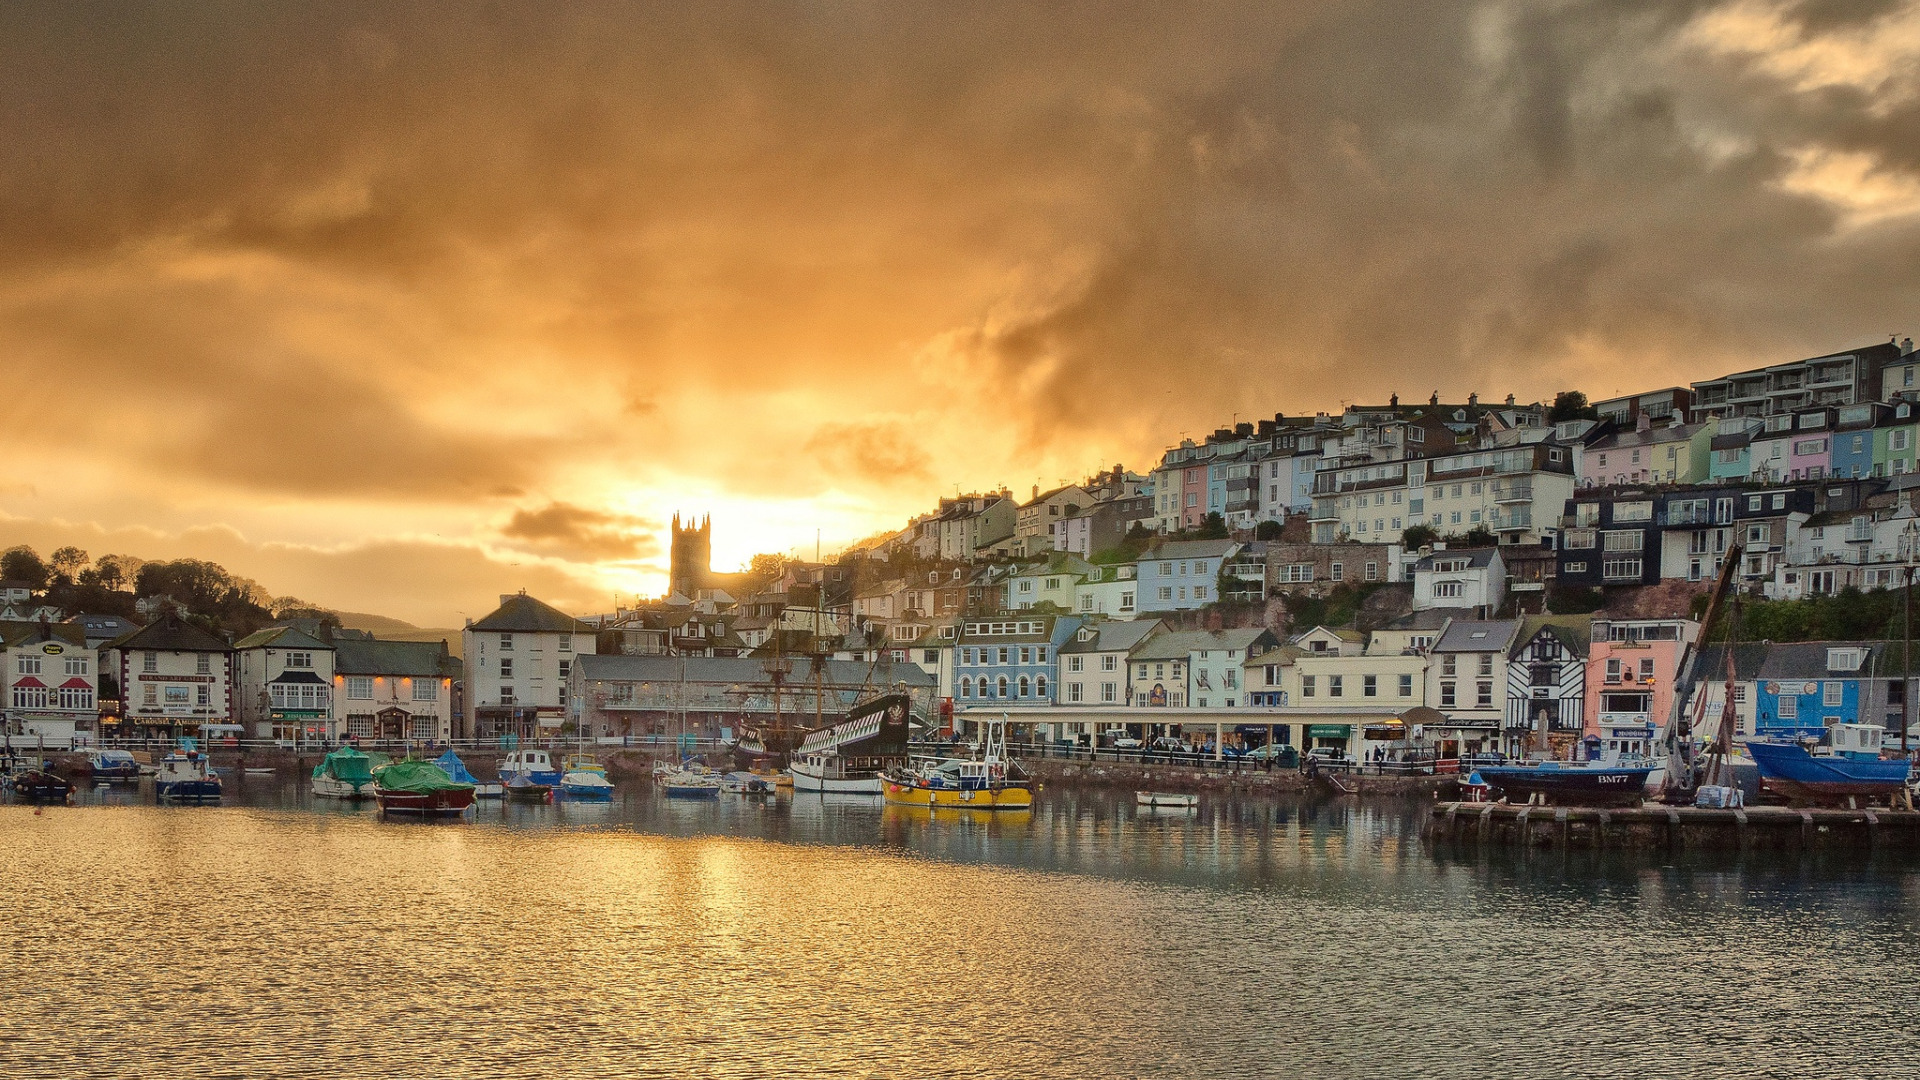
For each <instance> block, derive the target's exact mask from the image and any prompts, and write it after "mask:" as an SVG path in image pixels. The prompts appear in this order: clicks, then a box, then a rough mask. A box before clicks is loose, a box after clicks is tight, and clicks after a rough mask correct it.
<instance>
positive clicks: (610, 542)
mask: <svg viewBox="0 0 1920 1080" xmlns="http://www.w3.org/2000/svg"><path fill="white" fill-rule="evenodd" d="M644 527H645V526H644V525H643V523H642V522H640V521H638V520H636V519H634V518H631V517H627V516H625V515H622V514H609V513H605V512H603V511H599V510H590V509H588V508H586V507H584V506H572V505H569V504H567V503H561V502H556V503H549V504H547V505H546V506H544V507H542V508H540V509H538V510H516V511H514V512H513V517H512V518H511V519H509V520H508V521H507V524H506V526H505V527H504V528H502V529H501V530H500V534H501V535H502V536H505V537H507V538H509V539H512V540H525V541H528V542H530V543H532V544H533V545H535V546H536V547H538V548H541V549H543V550H548V551H552V552H555V553H558V554H561V555H563V556H565V557H566V558H570V559H575V560H578V561H580V562H601V561H611V560H631V559H640V558H646V557H649V556H654V555H658V554H660V542H659V539H658V538H657V537H655V536H654V535H653V534H652V533H650V532H646V531H643V530H644Z"/></svg>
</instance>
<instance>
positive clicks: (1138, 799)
mask: <svg viewBox="0 0 1920 1080" xmlns="http://www.w3.org/2000/svg"><path fill="white" fill-rule="evenodd" d="M1133 801H1134V803H1135V804H1136V805H1139V806H1147V807H1152V808H1154V809H1166V810H1191V809H1193V808H1194V807H1196V806H1199V805H1200V796H1198V795H1174V794H1169V793H1167V792H1164V791H1136V792H1134V793H1133Z"/></svg>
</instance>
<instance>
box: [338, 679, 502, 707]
mask: <svg viewBox="0 0 1920 1080" xmlns="http://www.w3.org/2000/svg"><path fill="white" fill-rule="evenodd" d="M500 692H501V693H503V694H504V693H506V692H507V690H506V688H505V687H501V689H500ZM372 699H373V676H371V675H349V676H347V700H349V701H371V700H372Z"/></svg>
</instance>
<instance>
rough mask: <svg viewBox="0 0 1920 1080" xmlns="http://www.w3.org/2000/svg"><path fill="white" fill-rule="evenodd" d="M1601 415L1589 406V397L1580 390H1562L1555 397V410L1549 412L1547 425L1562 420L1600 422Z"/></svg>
mask: <svg viewBox="0 0 1920 1080" xmlns="http://www.w3.org/2000/svg"><path fill="white" fill-rule="evenodd" d="M1598 419H1600V413H1599V411H1598V410H1596V409H1595V408H1594V407H1593V406H1591V405H1589V404H1587V395H1585V394H1583V393H1581V392H1580V391H1578V390H1562V391H1560V392H1559V393H1557V394H1555V395H1553V408H1552V409H1549V410H1548V411H1547V423H1549V424H1557V423H1559V422H1560V421H1562V420H1598Z"/></svg>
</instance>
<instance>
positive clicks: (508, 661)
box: [500, 656, 513, 679]
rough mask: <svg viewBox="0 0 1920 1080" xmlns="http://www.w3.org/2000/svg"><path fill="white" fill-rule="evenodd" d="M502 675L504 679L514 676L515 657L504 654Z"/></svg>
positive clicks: (501, 666) (501, 663)
mask: <svg viewBox="0 0 1920 1080" xmlns="http://www.w3.org/2000/svg"><path fill="white" fill-rule="evenodd" d="M500 677H501V678H503V679H511V678H513V657H511V656H503V657H501V658H500Z"/></svg>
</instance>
